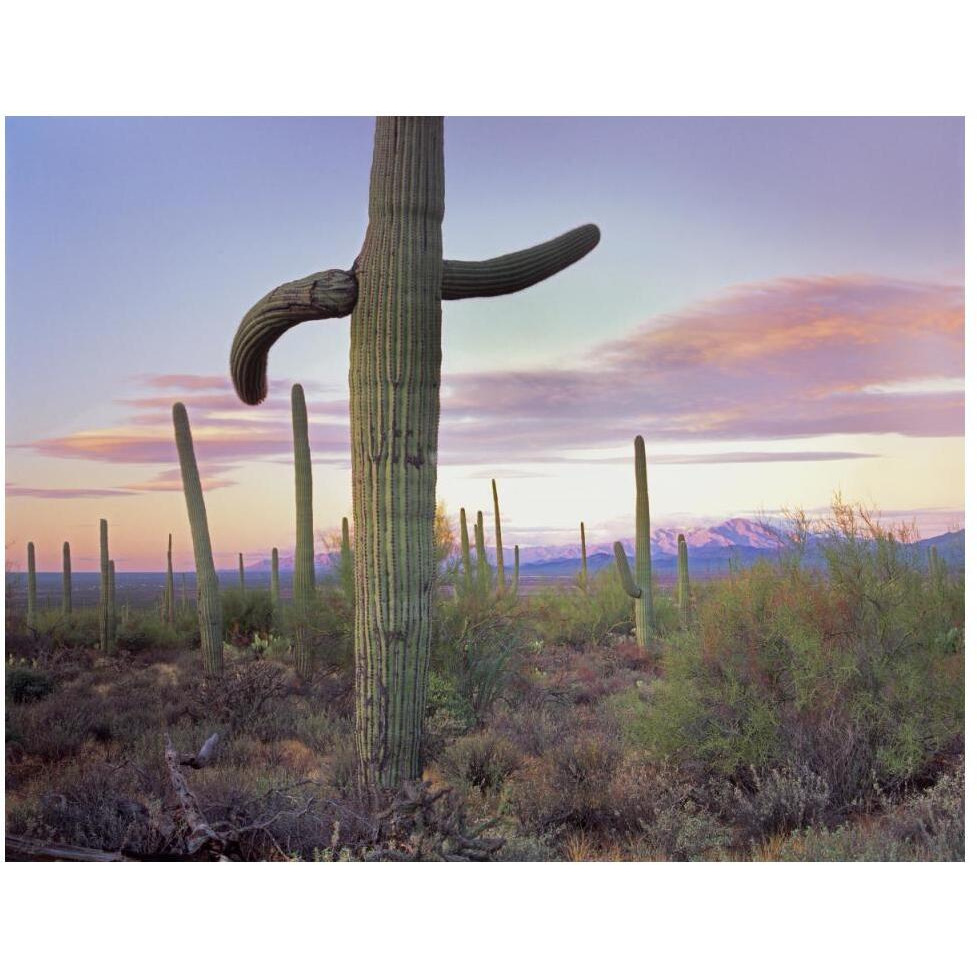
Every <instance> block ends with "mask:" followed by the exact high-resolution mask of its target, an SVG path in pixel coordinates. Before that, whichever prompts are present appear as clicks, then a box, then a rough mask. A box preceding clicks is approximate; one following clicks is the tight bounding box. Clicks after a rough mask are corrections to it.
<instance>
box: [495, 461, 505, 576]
mask: <svg viewBox="0 0 977 977" xmlns="http://www.w3.org/2000/svg"><path fill="white" fill-rule="evenodd" d="M492 507H493V508H494V509H495V575H496V577H497V579H498V589H499V593H500V594H501V593H502V591H504V590H505V558H504V556H503V553H502V516H501V514H500V513H499V490H498V489H497V488H496V487H495V479H494V478H493V479H492Z"/></svg>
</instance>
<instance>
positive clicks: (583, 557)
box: [580, 523, 587, 590]
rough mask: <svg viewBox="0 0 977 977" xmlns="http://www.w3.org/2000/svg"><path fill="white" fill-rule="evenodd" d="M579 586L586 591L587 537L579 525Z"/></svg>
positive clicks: (581, 524)
mask: <svg viewBox="0 0 977 977" xmlns="http://www.w3.org/2000/svg"><path fill="white" fill-rule="evenodd" d="M580 586H581V587H583V589H584V590H586V589H587V535H586V533H585V532H584V528H583V523H580Z"/></svg>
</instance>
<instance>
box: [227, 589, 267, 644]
mask: <svg viewBox="0 0 977 977" xmlns="http://www.w3.org/2000/svg"><path fill="white" fill-rule="evenodd" d="M221 610H222V612H223V615H224V640H225V641H228V642H230V643H231V644H233V645H236V646H238V647H242V648H243V647H247V646H248V645H250V644H251V641H252V639H253V638H254V636H255V635H256V634H259V635H262V636H267V635H268V634H270V633H271V631H272V630H273V629H274V627H275V602H274V601H273V600H272V599H271V594H270V593H269V592H268V591H265V590H225V591H223V593H221Z"/></svg>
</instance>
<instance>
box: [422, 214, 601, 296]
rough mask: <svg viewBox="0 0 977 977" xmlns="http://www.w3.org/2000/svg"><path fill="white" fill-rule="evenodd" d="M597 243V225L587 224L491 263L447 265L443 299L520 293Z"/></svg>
mask: <svg viewBox="0 0 977 977" xmlns="http://www.w3.org/2000/svg"><path fill="white" fill-rule="evenodd" d="M598 241H600V230H599V229H598V228H597V225H596V224H584V225H583V226H582V227H576V228H574V229H573V230H572V231H567V232H566V234H561V235H560V236H559V237H555V238H553V240H552V241H546V242H545V243H543V244H537V245H536V246H535V247H532V248H526V249H525V250H523V251H513V252H512V253H511V254H503V255H500V256H499V257H498V258H490V259H489V260H488V261H445V263H444V272H443V275H442V279H441V298H442V299H445V300H452V299H474V298H489V297H491V296H493V295H510V294H511V293H512V292H520V291H522V290H523V289H524V288H529V287H530V286H531V285H535V284H537V282H541V281H544V280H545V279H547V278H550V277H551V276H553V275H555V274H556V273H557V272H558V271H563V269H564V268H568V267H569V266H570V265H572V264H573V263H574V262H576V261H579V260H580V259H581V258H582V257H584V255H586V254H588V253H589V252H590V251H593V249H594V248H595V247H597V243H598Z"/></svg>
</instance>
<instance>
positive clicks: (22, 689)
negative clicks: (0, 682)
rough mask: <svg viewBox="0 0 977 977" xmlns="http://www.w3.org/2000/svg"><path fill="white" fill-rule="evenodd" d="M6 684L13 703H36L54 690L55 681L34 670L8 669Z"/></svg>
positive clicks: (8, 695)
mask: <svg viewBox="0 0 977 977" xmlns="http://www.w3.org/2000/svg"><path fill="white" fill-rule="evenodd" d="M5 682H6V694H7V698H8V699H10V701H11V702H36V701H37V700H38V699H43V698H44V697H45V696H46V695H49V694H50V693H51V692H52V691H53V690H54V679H53V678H52V677H51V676H50V675H48V674H47V673H46V672H39V671H37V670H36V669H33V668H17V667H13V668H7V675H6V680H5Z"/></svg>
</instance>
